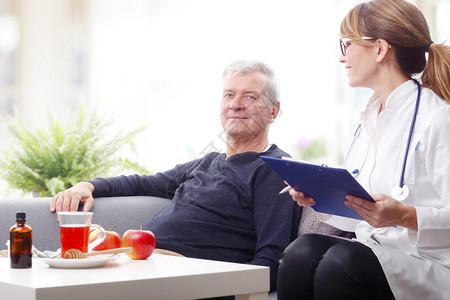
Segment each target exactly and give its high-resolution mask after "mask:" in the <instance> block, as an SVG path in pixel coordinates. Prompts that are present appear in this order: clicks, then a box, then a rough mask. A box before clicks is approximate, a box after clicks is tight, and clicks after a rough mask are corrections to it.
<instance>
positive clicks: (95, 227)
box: [88, 224, 106, 252]
mask: <svg viewBox="0 0 450 300" xmlns="http://www.w3.org/2000/svg"><path fill="white" fill-rule="evenodd" d="M94 230H98V231H99V232H100V234H99V236H98V237H97V238H96V239H95V240H94V241H93V242H92V243H89V247H88V249H89V250H88V252H91V251H92V249H93V248H95V247H96V246H98V245H100V243H101V242H103V240H104V239H105V237H106V234H105V229H103V227H102V226H100V225H98V224H91V231H90V232H91V233H92V231H94Z"/></svg>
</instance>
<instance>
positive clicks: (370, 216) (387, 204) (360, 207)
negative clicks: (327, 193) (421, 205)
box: [345, 194, 418, 231]
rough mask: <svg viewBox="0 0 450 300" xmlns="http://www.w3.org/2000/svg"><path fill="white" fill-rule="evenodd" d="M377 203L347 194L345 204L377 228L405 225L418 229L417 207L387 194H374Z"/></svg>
mask: <svg viewBox="0 0 450 300" xmlns="http://www.w3.org/2000/svg"><path fill="white" fill-rule="evenodd" d="M372 198H373V199H374V200H375V203H373V202H370V201H367V200H364V199H361V198H358V197H354V196H350V195H347V197H345V199H346V201H345V205H347V206H348V207H350V208H353V209H354V210H356V211H357V212H358V213H359V214H360V215H361V217H363V218H364V220H366V222H367V223H369V224H370V225H372V226H373V227H375V228H381V227H390V226H403V227H405V228H409V229H412V230H415V231H417V230H418V225H417V213H416V208H415V207H414V206H411V205H406V204H404V203H402V202H400V201H397V200H395V199H393V198H392V197H389V196H387V195H385V194H374V195H372Z"/></svg>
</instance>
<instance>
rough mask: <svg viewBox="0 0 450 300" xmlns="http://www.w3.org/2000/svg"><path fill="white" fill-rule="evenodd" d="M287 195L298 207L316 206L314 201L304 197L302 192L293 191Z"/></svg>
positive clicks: (311, 198)
mask: <svg viewBox="0 0 450 300" xmlns="http://www.w3.org/2000/svg"><path fill="white" fill-rule="evenodd" d="M289 195H291V197H292V200H294V201H295V202H297V204H298V206H302V207H305V206H311V205H314V204H316V200H314V198H313V197H307V196H305V193H303V192H302V191H296V190H294V189H291V190H289Z"/></svg>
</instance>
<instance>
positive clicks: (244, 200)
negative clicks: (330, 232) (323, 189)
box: [50, 61, 300, 290]
mask: <svg viewBox="0 0 450 300" xmlns="http://www.w3.org/2000/svg"><path fill="white" fill-rule="evenodd" d="M279 110H280V102H279V100H278V87H277V82H276V79H275V77H274V73H273V71H272V70H271V69H270V68H269V67H268V66H266V65H265V64H264V63H262V62H259V61H237V62H234V63H232V64H230V65H229V66H228V67H227V68H226V69H225V72H224V73H223V94H222V101H221V105H220V114H221V122H222V126H223V129H224V131H225V133H226V146H227V148H226V153H217V152H214V153H209V154H207V155H205V156H204V157H203V158H200V159H197V160H193V161H190V162H187V163H184V164H181V165H177V166H176V167H175V168H173V169H171V170H168V171H166V172H162V173H157V174H155V175H151V176H147V175H131V176H118V177H112V178H96V179H94V180H91V181H89V182H81V183H78V184H76V185H75V186H73V187H72V188H70V189H68V190H66V191H63V192H61V193H59V194H57V195H56V196H54V197H53V198H52V199H51V203H50V210H51V211H52V212H55V211H65V210H77V209H78V205H79V204H80V203H82V204H84V207H83V210H85V211H88V210H90V208H91V207H92V206H93V205H94V199H93V197H108V196H125V195H127V196H130V195H151V196H158V197H166V198H169V199H172V201H171V203H170V204H169V205H168V206H167V207H165V208H164V209H162V211H160V212H159V213H158V214H157V215H156V216H155V217H154V218H152V219H151V220H150V221H149V223H147V224H146V225H145V226H144V229H146V230H151V231H152V232H153V233H154V234H155V236H156V238H157V241H158V248H161V249H166V250H170V251H175V252H177V253H180V254H182V255H185V256H188V257H196V258H204V259H214V260H221V261H229V262H239V263H249V264H255V265H263V266H268V267H270V274H271V275H270V277H271V290H274V289H276V282H277V280H276V278H277V272H278V264H279V263H278V261H279V259H280V257H281V253H282V251H283V250H284V248H285V247H286V246H287V245H288V244H289V242H290V241H291V240H292V239H293V237H295V235H296V230H297V227H298V220H299V215H300V208H298V207H297V206H296V205H294V204H293V201H291V200H290V196H289V194H283V195H279V194H278V193H279V191H280V190H281V189H283V188H284V187H285V184H284V183H283V181H282V180H281V179H280V177H279V176H278V175H277V174H275V173H274V172H273V171H272V170H271V169H270V168H269V167H268V166H267V165H266V164H265V163H264V162H263V161H262V160H261V159H260V158H259V157H260V156H261V155H265V156H272V157H283V156H287V154H286V153H285V152H284V151H282V150H281V149H279V148H278V147H277V146H276V145H275V144H270V143H269V138H268V134H269V126H270V124H272V123H273V122H274V120H275V119H276V117H277V115H278V112H279Z"/></svg>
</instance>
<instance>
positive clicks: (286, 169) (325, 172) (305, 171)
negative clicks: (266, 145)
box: [261, 156, 375, 220]
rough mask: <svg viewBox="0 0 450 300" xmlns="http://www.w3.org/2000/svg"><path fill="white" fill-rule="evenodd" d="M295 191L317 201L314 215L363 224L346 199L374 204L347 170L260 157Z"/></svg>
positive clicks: (314, 206)
mask: <svg viewBox="0 0 450 300" xmlns="http://www.w3.org/2000/svg"><path fill="white" fill-rule="evenodd" d="M261 159H262V160H263V161H264V162H265V163H266V164H268V165H269V166H270V167H271V168H272V169H273V170H274V171H275V172H276V173H277V174H278V175H280V177H281V178H283V180H284V181H286V182H287V183H288V184H289V185H290V186H291V187H292V188H293V189H294V190H297V191H302V192H304V193H305V195H306V196H309V197H314V200H316V204H314V205H313V206H312V208H313V209H314V210H315V211H318V212H322V213H327V214H332V215H338V216H343V217H347V218H353V219H359V220H363V218H362V217H361V216H360V215H359V214H358V213H357V212H356V211H355V210H353V209H351V208H349V207H347V206H346V205H345V204H344V201H345V196H346V195H353V196H356V197H360V198H363V199H366V200H368V201H372V202H375V201H374V200H373V198H372V197H371V196H370V195H369V193H367V191H366V190H365V189H364V188H363V187H362V186H361V185H360V184H359V183H358V182H357V181H356V179H355V178H354V177H353V176H352V175H351V174H350V173H349V172H348V171H347V170H346V169H341V168H331V167H326V166H320V165H314V164H308V163H302V162H296V161H290V160H287V159H279V158H273V157H268V156H261Z"/></svg>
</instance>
